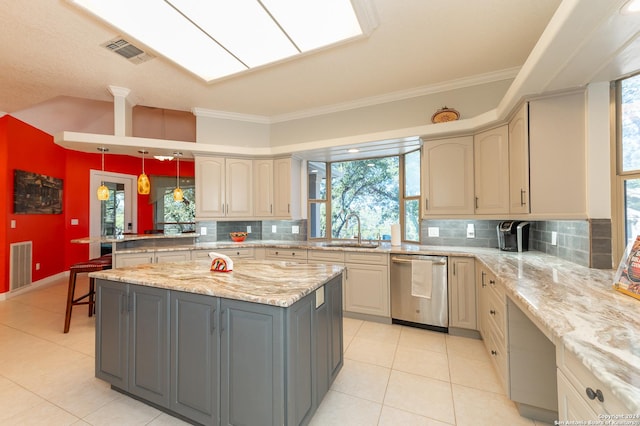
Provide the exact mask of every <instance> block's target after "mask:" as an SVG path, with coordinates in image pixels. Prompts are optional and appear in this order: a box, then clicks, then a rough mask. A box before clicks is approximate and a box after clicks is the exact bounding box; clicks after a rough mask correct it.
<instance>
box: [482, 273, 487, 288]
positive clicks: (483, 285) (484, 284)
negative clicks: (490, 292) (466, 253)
mask: <svg viewBox="0 0 640 426" xmlns="http://www.w3.org/2000/svg"><path fill="white" fill-rule="evenodd" d="M486 275H487V273H486V272H485V271H482V280H481V282H482V287H486V286H487V284H486V283H485V282H484V277H485V276H486Z"/></svg>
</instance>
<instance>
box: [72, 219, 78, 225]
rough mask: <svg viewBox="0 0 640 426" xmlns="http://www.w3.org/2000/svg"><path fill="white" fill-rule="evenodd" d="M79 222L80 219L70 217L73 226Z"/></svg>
mask: <svg viewBox="0 0 640 426" xmlns="http://www.w3.org/2000/svg"><path fill="white" fill-rule="evenodd" d="M79 223H80V221H79V220H78V219H71V225H73V226H75V225H78V224H79Z"/></svg>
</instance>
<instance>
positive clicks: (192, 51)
mask: <svg viewBox="0 0 640 426" xmlns="http://www.w3.org/2000/svg"><path fill="white" fill-rule="evenodd" d="M68 1H69V2H71V3H73V4H75V5H78V6H80V7H81V8H83V9H85V10H87V11H88V12H90V13H91V14H93V15H95V16H97V17H98V18H100V19H102V20H104V21H105V22H107V23H108V24H110V25H112V26H114V27H116V28H117V29H118V30H120V31H122V32H124V33H126V34H128V35H129V36H131V37H132V38H135V39H137V40H138V41H139V42H141V43H143V44H145V45H147V46H148V47H149V48H151V49H153V50H154V51H155V52H157V53H159V54H161V55H163V56H165V57H166V58H168V59H170V60H171V61H173V62H175V63H176V64H178V65H180V66H182V67H183V68H185V69H187V70H189V71H191V72H192V73H194V74H196V75H197V76H199V77H201V78H202V79H204V80H205V81H207V82H210V81H212V80H215V79H218V78H222V77H226V76H228V75H231V74H236V73H239V72H242V71H246V70H247V69H248V68H253V67H258V66H261V65H265V64H268V63H272V62H276V61H279V60H282V59H286V58H290V57H292V56H295V55H296V54H299V53H300V52H307V51H310V50H313V49H317V48H320V47H325V46H329V45H331V44H334V43H337V42H341V41H344V40H345V39H350V38H354V37H357V36H360V35H362V33H363V32H362V29H361V28H360V24H359V22H358V18H357V16H356V14H355V12H354V9H353V7H352V5H351V1H350V0H295V1H294V0H233V1H229V0H135V1H130V0H110V1H104V0H68Z"/></svg>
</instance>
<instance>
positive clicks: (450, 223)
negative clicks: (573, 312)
mask: <svg viewBox="0 0 640 426" xmlns="http://www.w3.org/2000/svg"><path fill="white" fill-rule="evenodd" d="M500 222H501V221H499V220H464V219H456V220H440V219H437V220H436V219H427V220H423V221H422V222H421V224H420V234H421V239H420V242H421V244H424V245H435V246H466V247H495V248H497V247H498V234H497V231H496V226H497V225H498V224H499V223H500ZM468 224H473V226H474V229H475V238H467V225H468ZM429 228H438V233H439V236H438V237H429ZM553 232H556V234H557V235H556V237H557V241H556V245H553V244H552V233H553ZM529 249H530V250H538V251H541V252H544V253H548V254H551V255H553V256H557V257H560V258H562V259H565V260H568V261H570V262H573V263H577V264H579V265H582V266H587V267H591V268H597V269H610V268H612V249H611V220H610V219H590V220H545V221H531V229H530V235H529Z"/></svg>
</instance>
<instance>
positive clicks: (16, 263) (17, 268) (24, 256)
mask: <svg viewBox="0 0 640 426" xmlns="http://www.w3.org/2000/svg"><path fill="white" fill-rule="evenodd" d="M32 250H33V243H32V242H31V241H24V242H21V243H13V244H10V245H9V253H10V254H9V269H10V271H9V275H10V277H9V289H10V290H17V289H19V288H22V287H26V286H28V285H29V284H31V253H32Z"/></svg>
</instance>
